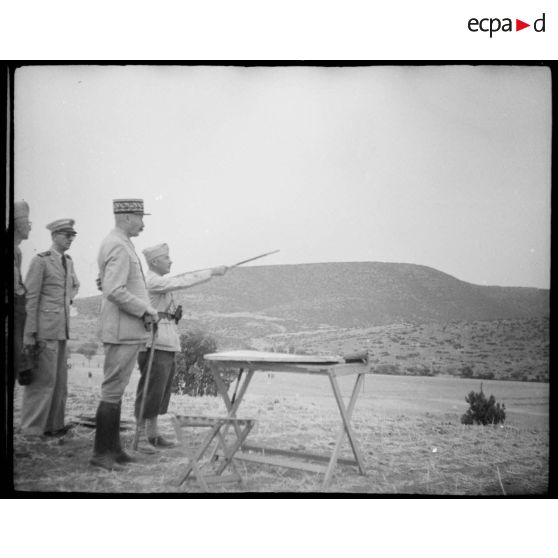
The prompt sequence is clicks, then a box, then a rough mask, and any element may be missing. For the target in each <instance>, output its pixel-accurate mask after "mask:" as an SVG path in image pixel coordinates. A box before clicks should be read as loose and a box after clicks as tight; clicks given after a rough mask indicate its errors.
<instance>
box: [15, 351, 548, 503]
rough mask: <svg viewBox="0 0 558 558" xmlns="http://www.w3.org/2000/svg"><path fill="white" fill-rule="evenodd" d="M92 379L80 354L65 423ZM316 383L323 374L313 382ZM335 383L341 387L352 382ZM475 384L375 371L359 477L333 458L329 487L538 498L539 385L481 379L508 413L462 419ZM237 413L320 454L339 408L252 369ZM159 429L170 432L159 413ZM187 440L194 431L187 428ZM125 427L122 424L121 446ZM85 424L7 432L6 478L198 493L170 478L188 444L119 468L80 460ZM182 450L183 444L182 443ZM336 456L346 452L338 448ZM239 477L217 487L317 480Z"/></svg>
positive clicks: (188, 403)
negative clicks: (60, 434)
mask: <svg viewBox="0 0 558 558" xmlns="http://www.w3.org/2000/svg"><path fill="white" fill-rule="evenodd" d="M96 365H97V361H94V363H93V368H92V373H93V374H92V375H93V377H92V378H91V379H89V378H88V377H87V371H88V368H87V367H86V366H85V362H80V361H79V360H75V361H74V366H73V367H72V370H71V373H70V382H69V399H68V407H67V415H68V420H72V418H73V417H75V416H77V415H80V414H86V415H93V414H94V412H95V408H96V404H97V401H98V394H99V389H98V385H99V382H100V377H101V369H100V368H97V367H96ZM322 380H323V381H322ZM344 380H348V381H344V382H342V391H343V393H345V394H347V393H348V392H349V390H350V385H349V383H350V378H349V379H344ZM135 381H137V372H135V373H134V378H133V381H132V382H131V384H130V386H129V387H128V390H127V392H126V395H125V401H124V415H125V416H124V418H127V419H131V414H130V413H131V410H132V404H133V390H134V384H135ZM478 386H479V382H478V381H473V380H461V379H455V378H414V377H394V376H379V375H372V376H369V377H368V378H367V379H366V383H365V387H364V392H363V393H362V394H361V397H360V399H359V401H358V403H357V406H356V409H355V412H354V415H353V425H354V429H355V431H356V433H357V436H358V438H359V441H360V444H361V448H362V452H363V455H364V458H365V461H366V471H367V475H366V476H361V475H359V474H358V472H357V470H356V468H355V467H353V466H338V468H337V469H336V472H335V474H334V477H333V481H332V483H331V485H330V487H329V488H328V489H327V491H331V492H343V493H369V494H436V495H442V494H452V495H460V494H465V495H501V494H504V493H505V494H508V495H518V494H543V493H545V492H546V491H547V488H548V443H549V437H548V385H547V384H538V383H521V382H498V381H485V382H484V391H485V392H486V393H487V394H490V393H493V394H494V395H495V396H496V398H497V400H499V401H503V402H504V403H506V407H507V409H508V421H507V422H506V424H505V425H504V426H503V427H501V426H498V427H492V426H489V427H480V426H464V425H462V424H461V423H460V421H459V417H460V415H461V414H462V413H463V412H465V410H466V406H467V405H466V403H465V401H464V397H465V395H466V394H467V393H468V392H469V391H470V390H471V389H475V390H478ZM20 400H21V388H19V387H18V388H17V391H16V398H15V416H14V425H15V427H17V425H18V423H19V406H20ZM171 412H176V413H178V414H204V415H222V414H223V412H224V406H223V405H222V403H221V402H220V400H219V399H217V398H209V397H204V398H191V397H188V396H173V398H172V401H171ZM239 416H245V417H252V418H255V419H257V421H258V422H257V425H256V427H255V428H254V430H253V431H252V433H251V435H250V438H249V439H250V441H251V442H257V443H262V444H265V445H270V446H276V447H282V448H284V449H297V450H309V451H312V452H317V453H320V452H322V453H323V452H325V453H327V452H328V450H331V448H332V447H333V445H334V440H335V439H336V436H337V431H338V428H339V424H340V423H339V415H338V411H337V408H336V406H335V403H334V399H333V396H332V395H331V393H330V388H329V386H328V384H327V380H326V379H325V378H308V377H307V376H297V375H291V374H285V375H283V374H275V375H273V376H271V377H270V376H268V375H267V374H265V373H259V374H256V376H255V378H254V382H253V384H252V386H251V388H250V390H249V391H248V393H247V395H246V397H245V400H244V402H243V405H242V407H241V412H240V413H239ZM161 422H162V427H163V432H164V433H165V434H167V435H168V436H169V437H173V436H174V433H173V431H172V428H171V425H170V421H169V419H168V416H167V417H164V418H163V420H162V421H161ZM188 432H189V436H188V440H189V444H190V445H191V446H195V445H196V443H198V442H199V440H200V437H201V435H202V432H200V429H196V430H189V431H188ZM133 434H134V433H133V430H127V431H124V432H122V438H123V440H124V442H125V443H126V444H127V445H128V446H130V445H131V443H132V440H133ZM93 436H94V431H93V430H92V429H89V428H87V427H85V426H76V427H75V428H73V429H72V430H70V432H69V433H68V434H67V435H66V436H65V437H64V438H63V439H60V440H50V441H48V442H44V441H43V442H29V441H26V440H25V439H24V438H22V437H21V436H20V435H19V434H17V431H16V433H15V435H14V471H15V475H14V485H15V488H16V489H17V490H23V491H60V492H100V493H105V492H106V493H127V492H139V493H150V492H161V493H163V492H199V488H198V486H197V484H196V483H195V482H194V481H188V482H187V483H186V484H185V485H183V486H180V487H179V486H176V485H175V484H174V483H173V481H174V480H175V479H176V475H177V471H179V469H180V466H181V465H183V464H184V463H185V462H187V455H188V448H186V449H184V448H173V449H170V450H165V451H161V452H159V453H158V454H156V455H145V454H139V458H140V460H141V462H140V463H138V464H133V465H129V466H128V467H127V468H126V470H125V471H123V472H107V471H102V470H98V469H94V468H92V467H91V466H89V465H88V460H89V458H90V455H91V450H92V446H93ZM190 449H191V448H190ZM343 456H346V457H350V450H349V448H348V444H347V447H344V450H343ZM238 467H239V470H240V471H241V473H242V476H243V478H244V481H245V482H244V485H243V486H239V485H226V486H224V487H220V488H217V487H216V491H219V492H225V493H236V492H239V491H242V492H299V493H309V492H319V491H321V490H322V489H321V477H320V476H319V475H316V474H312V473H304V472H299V471H292V470H287V469H279V468H275V467H270V466H262V465H254V464H245V463H240V464H239V465H238Z"/></svg>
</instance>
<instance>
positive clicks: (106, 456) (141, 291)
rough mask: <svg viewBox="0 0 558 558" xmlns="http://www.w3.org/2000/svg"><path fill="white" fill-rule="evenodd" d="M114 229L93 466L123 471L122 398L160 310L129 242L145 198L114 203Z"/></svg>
mask: <svg viewBox="0 0 558 558" xmlns="http://www.w3.org/2000/svg"><path fill="white" fill-rule="evenodd" d="M113 212H114V217H115V225H116V226H115V228H114V229H113V230H112V231H111V232H110V233H109V234H108V236H107V237H106V238H105V239H104V240H103V242H102V243H101V248H100V249H99V255H98V258H97V263H98V265H99V278H98V281H99V282H100V288H101V290H102V292H103V303H102V307H101V316H100V337H101V341H102V342H103V346H104V351H105V361H104V367H103V374H104V377H103V383H102V386H101V401H100V403H99V406H98V408H97V415H96V425H97V428H96V432H95V446H94V450H93V457H92V459H91V461H90V463H91V465H94V466H97V467H103V468H104V469H108V470H118V469H121V468H122V467H121V466H122V465H123V464H126V463H128V462H130V461H134V458H132V457H130V456H129V455H128V454H127V453H126V452H125V451H124V450H123V449H122V446H121V443H120V415H121V409H122V396H123V394H124V390H125V389H126V386H127V385H128V382H129V380H130V376H131V374H132V370H133V369H134V366H135V362H136V359H137V356H138V353H139V351H140V349H141V348H143V347H145V343H146V341H147V339H148V338H149V335H150V334H149V328H150V327H151V325H152V324H153V323H154V322H155V321H156V320H157V311H156V310H155V309H154V308H153V307H152V305H151V304H150V302H149V296H148V294H147V288H146V286H145V278H144V275H143V270H142V267H141V263H140V260H139V258H138V256H137V254H136V251H135V249H134V245H133V244H132V242H131V240H130V238H131V237H134V236H138V235H139V234H140V232H141V231H142V230H143V226H144V224H143V216H144V215H146V213H144V211H143V200H139V199H118V200H113Z"/></svg>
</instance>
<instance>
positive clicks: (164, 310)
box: [135, 244, 227, 448]
mask: <svg viewBox="0 0 558 558" xmlns="http://www.w3.org/2000/svg"><path fill="white" fill-rule="evenodd" d="M143 254H144V256H145V260H146V261H147V265H148V266H149V270H148V271H147V275H146V284H147V290H148V291H149V298H150V300H151V304H152V305H153V307H154V308H155V309H156V310H157V311H158V313H159V327H158V330H157V337H156V338H155V349H154V354H153V362H152V366H151V372H150V376H149V385H148V386H147V387H146V386H145V379H146V377H147V367H148V362H149V357H148V351H142V352H140V353H139V356H138V365H139V369H140V374H141V378H140V381H139V383H138V388H137V393H136V404H135V416H136V420H139V422H140V424H139V428H140V431H141V430H143V427H144V426H145V433H146V435H147V439H148V441H149V443H150V444H151V445H152V446H155V447H157V448H164V447H172V446H173V445H174V444H173V443H172V442H170V441H168V440H166V439H165V438H164V437H163V436H161V434H160V433H159V430H158V427H157V417H158V415H164V414H165V413H166V412H167V410H168V406H169V401H170V394H171V389H172V380H173V377H174V371H175V363H174V357H175V354H176V352H177V351H180V339H179V336H178V328H177V327H176V324H177V323H178V321H179V320H180V316H181V312H180V313H178V312H177V307H176V306H175V303H174V299H173V296H172V293H173V292H174V291H177V290H182V289H187V288H189V287H193V286H194V285H198V284H200V283H204V282H206V281H209V280H210V279H211V278H212V277H215V276H220V275H224V274H225V272H226V271H227V267H226V266H219V267H214V268H212V269H207V270H203V271H198V272H190V273H181V274H180V275H175V276H174V277H165V275H167V274H168V273H170V269H171V265H172V261H171V259H170V256H169V247H168V245H167V244H157V245H156V246H152V247H150V248H146V249H145V250H144V251H143ZM150 346H151V340H149V342H148V343H147V347H146V348H149V347H150ZM142 403H143V412H142V416H141V418H140V416H139V415H140V412H141V408H142Z"/></svg>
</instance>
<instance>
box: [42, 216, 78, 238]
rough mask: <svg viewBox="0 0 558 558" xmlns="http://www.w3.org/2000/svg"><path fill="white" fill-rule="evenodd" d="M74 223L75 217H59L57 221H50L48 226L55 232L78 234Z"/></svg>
mask: <svg viewBox="0 0 558 558" xmlns="http://www.w3.org/2000/svg"><path fill="white" fill-rule="evenodd" d="M74 224H75V221H74V220H73V219H57V220H56V221H53V222H52V223H49V224H48V225H47V226H46V228H47V229H48V230H49V231H50V232H53V233H59V232H69V233H73V234H77V232H76V230H75V229H74Z"/></svg>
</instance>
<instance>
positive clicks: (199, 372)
mask: <svg viewBox="0 0 558 558" xmlns="http://www.w3.org/2000/svg"><path fill="white" fill-rule="evenodd" d="M180 349H181V350H180V352H178V353H177V355H176V373H175V376H174V379H173V385H172V391H173V393H180V394H183V393H186V394H188V395H191V396H193V397H198V396H202V395H213V396H216V395H217V394H218V391H217V386H216V384H215V382H214V381H213V376H212V375H211V371H210V370H209V366H208V365H207V363H206V362H205V360H204V359H203V357H204V355H206V354H208V353H214V352H216V351H217V342H216V341H215V339H214V338H213V337H211V336H210V335H208V334H206V333H205V332H203V331H201V330H195V331H189V332H186V333H184V334H182V335H181V336H180ZM235 377H236V373H235V371H230V372H227V373H225V374H224V375H223V381H224V382H225V384H226V386H227V387H229V385H230V384H231V382H232V381H233V379H234V378H235Z"/></svg>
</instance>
